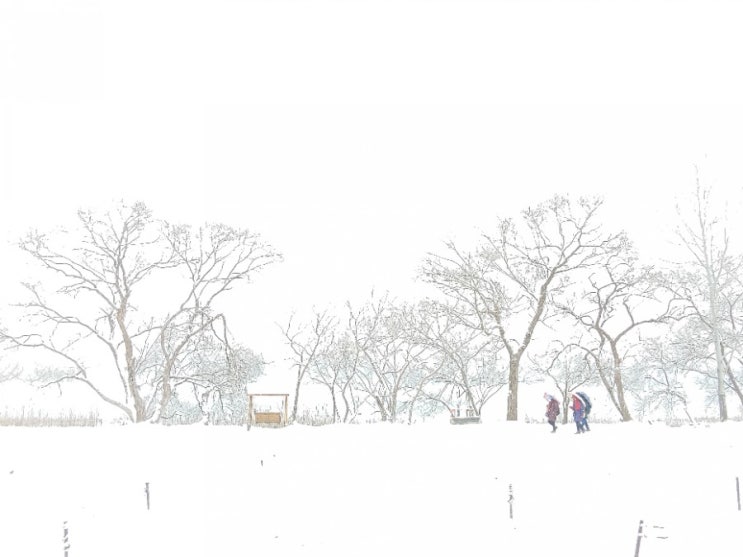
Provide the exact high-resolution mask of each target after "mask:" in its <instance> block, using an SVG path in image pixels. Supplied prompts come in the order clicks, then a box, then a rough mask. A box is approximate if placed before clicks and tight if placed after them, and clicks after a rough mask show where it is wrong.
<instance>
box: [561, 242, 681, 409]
mask: <svg viewBox="0 0 743 557" xmlns="http://www.w3.org/2000/svg"><path fill="white" fill-rule="evenodd" d="M661 283H662V280H661V279H659V278H658V276H657V274H656V273H655V271H654V270H653V269H652V268H650V267H643V266H640V265H639V263H638V261H637V257H636V255H635V254H634V253H632V252H631V251H624V252H621V253H617V254H615V255H613V256H611V257H608V258H607V259H606V260H605V261H604V263H603V264H602V265H600V266H599V267H598V268H597V269H595V270H594V271H593V272H591V273H590V274H589V276H588V278H587V281H586V286H585V290H584V291H583V292H580V293H579V294H578V295H576V296H574V297H573V298H572V299H571V300H570V301H569V302H567V303H563V304H560V308H561V310H562V311H564V312H566V313H567V314H568V315H570V316H572V317H573V318H574V319H575V320H576V322H577V323H578V324H580V325H582V326H583V327H585V328H586V329H587V330H588V331H589V332H590V333H592V337H587V338H586V337H584V340H583V342H582V346H583V347H584V349H586V351H587V352H588V353H589V354H591V355H592V358H593V360H594V362H596V363H597V367H596V369H597V372H598V373H599V375H600V376H601V379H602V383H603V384H604V386H605V387H606V388H607V390H608V392H609V395H610V397H611V400H612V402H613V403H614V404H615V405H616V408H617V410H618V411H619V415H620V416H621V418H622V421H625V422H627V421H630V420H632V414H631V412H630V409H629V406H628V405H627V401H626V397H625V388H624V378H623V374H622V370H623V365H624V361H625V359H626V357H627V354H628V353H630V352H631V350H633V349H634V348H635V347H636V346H637V345H638V337H637V334H636V333H637V331H639V329H640V328H641V327H643V328H646V327H647V326H649V325H658V324H662V323H667V322H669V321H670V320H672V319H676V318H678V317H679V316H680V315H681V313H680V312H679V311H677V309H678V308H677V307H676V299H675V298H673V297H666V300H665V301H661V296H660V292H659V291H660V290H661ZM586 342H587V344H586ZM606 352H608V354H609V355H610V358H611V360H610V361H611V375H612V378H611V380H608V378H607V377H606V376H605V371H604V369H603V366H601V365H600V362H601V361H602V360H603V358H602V356H601V355H600V354H604V353H606Z"/></svg>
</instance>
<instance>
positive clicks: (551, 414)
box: [544, 393, 560, 433]
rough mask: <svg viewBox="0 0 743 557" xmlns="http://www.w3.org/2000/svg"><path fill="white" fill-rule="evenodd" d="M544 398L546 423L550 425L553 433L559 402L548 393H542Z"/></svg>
mask: <svg viewBox="0 0 743 557" xmlns="http://www.w3.org/2000/svg"><path fill="white" fill-rule="evenodd" d="M544 398H545V399H546V400H547V413H546V414H545V416H547V423H548V424H549V425H551V426H552V433H554V432H555V431H557V425H555V422H556V421H557V416H559V415H560V403H559V402H557V399H556V398H555V397H553V396H552V395H551V394H549V393H544Z"/></svg>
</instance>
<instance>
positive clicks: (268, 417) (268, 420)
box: [254, 412, 284, 425]
mask: <svg viewBox="0 0 743 557" xmlns="http://www.w3.org/2000/svg"><path fill="white" fill-rule="evenodd" d="M254 423H255V424H256V425H283V423H284V420H283V416H282V414H281V412H256V413H255V415H254Z"/></svg>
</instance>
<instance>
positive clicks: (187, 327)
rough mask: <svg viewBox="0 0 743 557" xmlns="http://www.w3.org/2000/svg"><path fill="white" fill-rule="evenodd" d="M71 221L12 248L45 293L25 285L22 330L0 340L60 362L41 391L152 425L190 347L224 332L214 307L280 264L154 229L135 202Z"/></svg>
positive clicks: (213, 236) (224, 242)
mask: <svg viewBox="0 0 743 557" xmlns="http://www.w3.org/2000/svg"><path fill="white" fill-rule="evenodd" d="M78 222H79V225H80V226H79V228H78V229H76V230H61V231H58V232H55V233H54V234H42V233H39V232H35V231H34V232H30V233H29V234H28V235H27V236H26V237H25V238H24V239H23V240H22V241H21V242H20V244H19V245H20V248H21V249H22V250H23V251H24V252H26V253H27V254H29V255H30V256H31V257H32V259H33V261H35V263H36V264H38V265H39V266H40V267H41V269H42V270H43V271H45V272H46V273H47V280H45V282H44V284H45V285H46V288H44V289H42V288H41V286H40V285H38V284H26V285H25V286H26V288H27V289H28V292H29V294H30V300H29V301H27V302H24V303H22V304H19V307H20V309H21V312H22V315H23V317H24V318H25V322H26V324H27V326H28V327H29V330H28V331H26V332H19V333H9V332H4V333H3V335H2V338H3V339H4V340H6V341H7V342H9V343H11V344H12V345H13V346H14V347H16V348H24V349H36V350H39V351H43V352H46V353H48V354H52V355H53V356H55V357H56V358H57V360H58V361H60V362H64V363H66V367H65V368H64V369H62V368H58V369H60V372H59V373H57V375H56V377H53V378H52V379H51V380H50V381H49V383H55V384H61V383H63V382H68V381H74V382H79V383H82V384H84V385H86V386H87V387H89V388H90V389H91V390H92V391H93V392H94V393H96V394H97V395H98V396H99V397H100V398H101V399H102V400H103V401H105V402H106V403H108V404H111V405H113V406H115V407H116V408H118V409H119V410H121V411H122V412H123V413H124V414H125V415H126V416H127V417H128V418H129V419H130V420H132V421H135V422H140V421H144V420H148V419H154V420H158V419H159V418H160V417H161V416H162V414H163V411H164V409H165V408H166V406H167V404H168V402H169V400H170V396H171V394H172V389H173V382H172V377H173V374H174V372H175V371H176V370H177V369H178V366H179V365H180V363H181V361H182V359H183V358H184V357H185V356H186V354H187V350H188V348H189V346H193V342H192V341H193V340H194V339H195V338H197V337H199V336H202V335H205V334H216V333H215V331H216V329H215V327H216V324H217V323H222V327H224V326H225V325H224V323H225V320H226V316H225V315H224V314H223V313H218V312H216V311H215V305H214V304H215V301H216V300H217V298H219V297H221V296H222V295H223V294H224V293H225V292H227V291H228V290H230V289H231V288H232V287H233V286H235V285H236V284H237V283H239V282H245V281H247V280H249V279H250V278H251V277H252V276H253V275H254V274H255V273H256V272H258V271H259V270H261V269H262V268H263V267H265V266H266V265H270V264H273V263H275V262H277V261H279V260H280V259H281V256H280V255H279V254H278V253H276V252H275V251H274V250H273V249H272V248H271V247H270V246H268V245H267V244H264V243H263V242H262V241H261V240H260V238H259V236H258V235H256V234H254V233H251V232H248V231H243V230H236V229H233V228H230V227H227V226H223V225H209V226H206V227H203V228H200V229H198V230H197V231H195V232H194V231H193V230H192V229H191V228H189V227H174V226H171V225H169V224H167V223H164V222H162V221H156V220H154V219H153V218H152V215H151V212H150V211H149V209H147V207H146V206H145V205H144V204H143V203H135V204H134V205H131V206H129V205H126V204H121V205H120V206H118V207H116V208H115V209H114V210H112V211H109V212H105V213H103V214H98V213H95V212H91V211H82V210H81V211H79V212H78ZM47 290H51V292H49V293H47ZM179 292H183V294H182V295H180V294H179ZM47 294H49V295H47ZM168 306H169V307H170V308H174V309H171V310H170V311H169V310H168V309H167V308H168ZM222 339H223V340H224V337H222Z"/></svg>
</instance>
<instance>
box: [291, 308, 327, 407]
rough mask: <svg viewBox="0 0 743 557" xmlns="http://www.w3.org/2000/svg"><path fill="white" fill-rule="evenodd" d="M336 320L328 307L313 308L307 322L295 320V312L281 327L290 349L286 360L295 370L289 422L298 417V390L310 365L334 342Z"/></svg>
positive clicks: (318, 359)
mask: <svg viewBox="0 0 743 557" xmlns="http://www.w3.org/2000/svg"><path fill="white" fill-rule="evenodd" d="M336 322H337V319H336V318H335V317H334V316H333V315H331V313H330V311H329V310H324V311H314V314H313V316H312V318H311V319H310V321H308V322H306V323H297V322H296V319H295V316H294V315H292V316H291V317H290V318H289V321H288V323H287V324H286V326H285V327H282V329H281V332H282V334H283V335H284V339H285V342H286V345H287V346H288V347H289V350H290V351H291V353H292V355H291V357H290V359H289V361H290V362H291V365H292V367H294V368H295V369H296V372H297V376H296V377H297V379H296V382H295V384H294V403H293V406H292V415H291V421H292V422H294V421H295V420H296V419H297V412H298V409H299V394H300V391H301V388H302V384H303V382H304V380H305V377H306V376H307V375H308V372H309V371H310V370H311V369H312V368H313V367H316V366H318V365H319V364H320V363H321V362H322V360H323V358H324V357H325V356H326V354H327V353H328V351H329V350H330V349H331V347H332V346H333V343H334V339H335V328H336Z"/></svg>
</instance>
